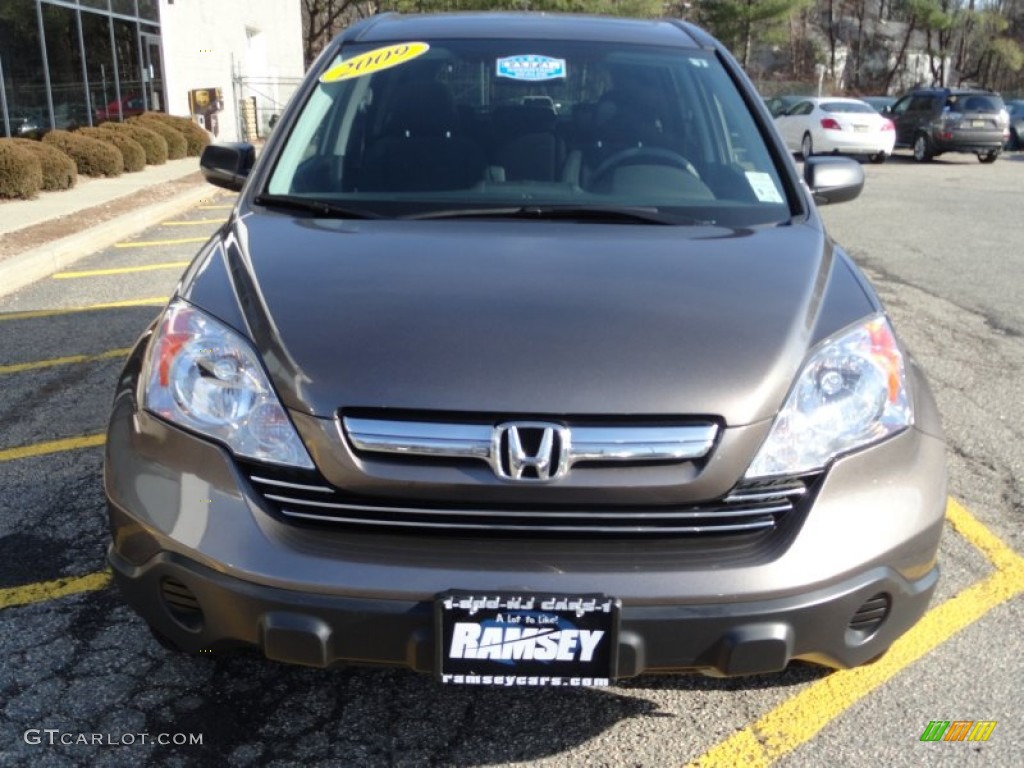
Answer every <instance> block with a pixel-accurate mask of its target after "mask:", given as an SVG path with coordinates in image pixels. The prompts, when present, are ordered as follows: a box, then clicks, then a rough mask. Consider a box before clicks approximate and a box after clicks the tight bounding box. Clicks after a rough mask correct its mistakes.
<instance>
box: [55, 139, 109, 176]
mask: <svg viewBox="0 0 1024 768" xmlns="http://www.w3.org/2000/svg"><path fill="white" fill-rule="evenodd" d="M43 141H44V142H46V143H47V144H51V145H53V146H55V147H56V148H57V149H59V150H60V151H61V152H63V153H65V154H66V155H68V156H69V157H70V158H71V159H72V160H74V161H75V165H77V166H78V172H79V173H83V174H85V175H86V176H120V175H121V172H122V171H123V170H124V157H123V156H122V155H121V150H119V149H118V148H117V147H115V146H114V145H113V144H111V143H109V142H106V141H101V140H100V139H94V138H92V137H91V136H83V135H82V134H80V133H69V132H68V131H50V132H49V133H48V134H46V135H45V136H43Z"/></svg>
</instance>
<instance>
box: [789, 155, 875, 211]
mask: <svg viewBox="0 0 1024 768" xmlns="http://www.w3.org/2000/svg"><path fill="white" fill-rule="evenodd" d="M804 181H805V182H807V187H808V188H809V189H810V190H811V194H812V195H814V201H815V202H817V203H845V202H846V201H848V200H853V199H854V198H855V197H857V195H859V194H860V193H861V190H863V189H864V169H863V168H861V167H860V163H858V162H857V161H856V160H854V159H852V158H849V157H824V156H823V157H809V158H807V159H806V160H805V161H804Z"/></svg>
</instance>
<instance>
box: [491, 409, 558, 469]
mask: <svg viewBox="0 0 1024 768" xmlns="http://www.w3.org/2000/svg"><path fill="white" fill-rule="evenodd" d="M491 466H492V467H493V468H494V474H496V475H497V476H498V477H500V478H501V479H503V480H515V481H518V482H523V483H546V482H548V481H550V480H554V479H555V478H558V477H562V475H564V474H565V473H566V472H567V471H568V470H569V428H568V427H563V426H562V425H561V424H551V423H550V422H544V421H510V422H506V423H504V424H499V425H498V426H496V427H495V428H494V437H493V439H492V442H491Z"/></svg>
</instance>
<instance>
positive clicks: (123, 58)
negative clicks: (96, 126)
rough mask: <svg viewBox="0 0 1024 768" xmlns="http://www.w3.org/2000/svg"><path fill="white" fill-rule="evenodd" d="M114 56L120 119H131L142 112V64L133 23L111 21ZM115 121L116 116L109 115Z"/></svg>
mask: <svg viewBox="0 0 1024 768" xmlns="http://www.w3.org/2000/svg"><path fill="white" fill-rule="evenodd" d="M112 23H113V25H114V54H115V56H116V57H117V70H118V74H119V76H120V78H121V117H122V118H126V117H132V116H133V115H139V114H142V112H143V111H144V104H145V102H144V100H143V96H142V94H143V89H144V87H145V83H144V82H143V75H142V64H141V62H140V61H139V34H138V26H137V24H136V23H135V22H134V21H123V20H121V19H113V21H112ZM110 119H111V120H117V119H118V116H117V114H116V110H115V114H112V115H110Z"/></svg>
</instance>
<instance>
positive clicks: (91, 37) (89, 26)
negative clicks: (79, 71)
mask: <svg viewBox="0 0 1024 768" xmlns="http://www.w3.org/2000/svg"><path fill="white" fill-rule="evenodd" d="M82 37H83V38H84V39H85V68H86V72H87V73H88V75H89V96H90V100H91V101H92V110H93V122H94V123H102V122H104V121H105V120H117V119H118V110H117V104H118V102H117V87H116V83H115V77H114V54H113V51H112V49H111V47H110V17H109V16H106V15H101V14H98V13H88V12H87V11H82Z"/></svg>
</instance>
